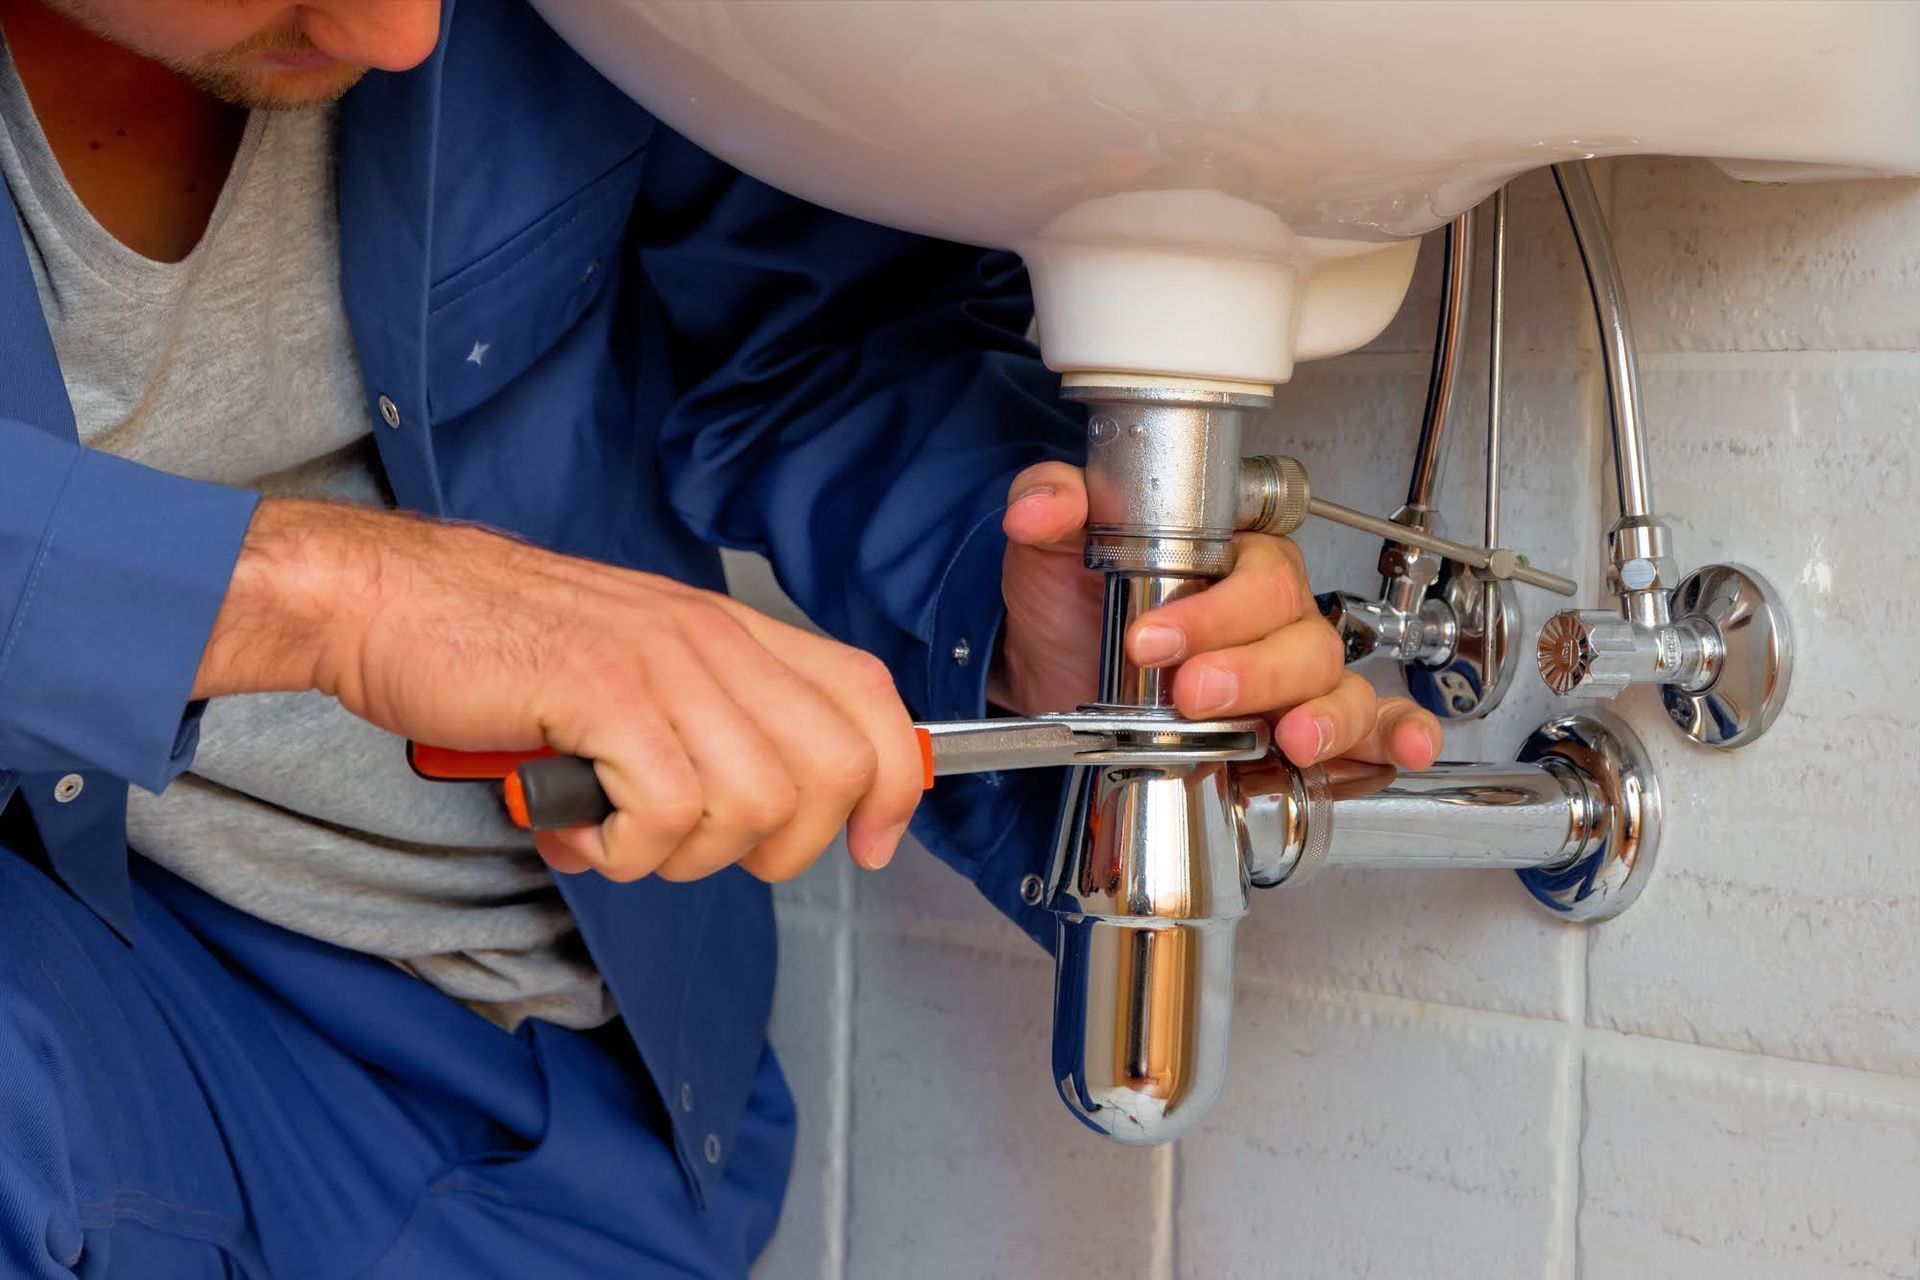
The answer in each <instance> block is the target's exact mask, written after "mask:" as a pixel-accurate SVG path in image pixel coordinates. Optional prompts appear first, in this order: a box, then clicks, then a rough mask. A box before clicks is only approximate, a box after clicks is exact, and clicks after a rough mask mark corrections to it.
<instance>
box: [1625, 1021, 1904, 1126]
mask: <svg viewBox="0 0 1920 1280" xmlns="http://www.w3.org/2000/svg"><path fill="white" fill-rule="evenodd" d="M1587 1052H1588V1055H1589V1056H1590V1057H1598V1058H1605V1059H1607V1060H1609V1061H1614V1062H1632V1063H1634V1064H1636V1065H1641V1066H1652V1067H1654V1068H1656V1069H1658V1070H1663V1071H1668V1072H1671V1073H1673V1074H1675V1075H1686V1076H1695V1077H1701V1078H1706V1079H1712V1080H1715V1081H1719V1082H1725V1081H1727V1080H1729V1079H1732V1080H1738V1081H1742V1082H1746V1083H1752V1084H1759V1085H1763V1086H1773V1087H1778V1088H1783V1089H1791V1090H1796V1091H1798V1092H1801V1093H1810V1094H1824V1095H1829V1096H1832V1097H1836V1098H1844V1099H1847V1100H1850V1101H1855V1102H1866V1103H1872V1104H1878V1105H1881V1106H1890V1107H1901V1108H1904V1109H1907V1110H1912V1111H1916V1112H1920V1076H1910V1075H1900V1074H1898V1073H1897V1072H1892V1071H1877V1070H1873V1069H1871V1068H1868V1067H1853V1066H1847V1065H1844V1064H1842V1063H1838V1062H1813V1061H1810V1060H1808V1059H1805V1058H1780V1057H1775V1056H1773V1055H1772V1054H1766V1053H1759V1052H1756V1051H1754V1050H1751V1049H1730V1048H1725V1047H1723V1046H1720V1045H1705V1044H1691V1043H1688V1042H1687V1041H1684V1040H1665V1039H1660V1038H1658V1037H1654V1036H1644V1035H1636V1034H1634V1033H1633V1032H1630V1031H1615V1030H1613V1029H1611V1028H1605V1027H1591V1028H1589V1029H1588V1031H1587Z"/></svg>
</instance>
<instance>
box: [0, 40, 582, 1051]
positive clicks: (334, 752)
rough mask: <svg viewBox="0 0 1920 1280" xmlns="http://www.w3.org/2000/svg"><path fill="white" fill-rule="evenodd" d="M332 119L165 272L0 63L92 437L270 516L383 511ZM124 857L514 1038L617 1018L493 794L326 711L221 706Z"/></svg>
mask: <svg viewBox="0 0 1920 1280" xmlns="http://www.w3.org/2000/svg"><path fill="white" fill-rule="evenodd" d="M332 146H333V113H332V112H331V111H327V110H310V111H296V112H255V113H254V114H253V115H252V116H251V117H250V118H249V120H248V122H247V126H246V132H245V136H244V137H243V139H242V141H241V143H240V149H239V154H238V155H237V156H236V157H235V158H234V162H233V168H232V171H231V172H230V173H229V175H228V177H227V182H226V186H225V187H224V189H223V190H222V191H221V193H220V197H219V202H218V204H217V205H216V207H215V209H214V212H213V216H212V219H211V221H210V222H209V223H208V226H207V229H206V233H205V234H204V236H203V237H202V238H201V240H200V243H199V244H198V245H197V246H196V247H195V249H194V251H193V252H192V254H191V255H189V256H188V257H187V258H186V259H185V260H184V261H182V262H177V263H162V262H154V261H151V260H149V259H147V258H143V257H141V256H140V255H139V254H137V253H135V252H133V251H132V250H130V249H128V248H127V247H126V246H125V245H123V244H121V243H120V242H119V241H118V240H116V239H114V238H113V236H112V235H111V234H110V233H108V232H107V231H106V230H105V229H104V228H102V227H101V226H100V225H99V223H97V222H96V221H95V220H94V219H93V217H92V216H91V215H90V214H89V213H88V212H87V210H86V208H85V207H84V206H83V205H82V204H81V202H80V200H79V198H78V196H76V195H75V194H74V191H73V189H72V187H71V186H69V185H68V183H67V180H66V178H65V176H64V175H63V174H62V172H61V170H60V167H59V163H58V161H57V160H56V158H55V157H54V155H53V152H52V150H51V148H50V147H49V146H48V144H47V141H46V137H45V135H44V134H43V133H42V131H41V129H40V126H39V123H38V121H37V119H36V118H35V116H34V113H33V108H32V105H31V103H30V102H29V101H28V98H27V94H26V91H25V89H24V87H23V86H22V84H21V82H20V79H19V77H18V75H17V74H16V72H15V70H14V67H13V64H12V59H11V58H10V57H8V56H7V55H6V52H5V47H4V44H3V43H0V174H3V175H4V177H5V179H6V182H7V185H8V187H9V188H10V189H11V190H12V192H13V197H14V202H15V205H16V206H17V209H18V214H19V222H20V226H21V230H22V233H23V235H24V237H25V240H26V246H27V254H28V257H29V258H30V260H31V261H32V264H33V271H34V280H35V283H36V284H37V285H38V286H39V290H40V302H41V306H42V308H43V309H44V311H45V313H46V317H47V324H48V327H49V329H50V330H51V331H52V334H53V341H54V346H55V348H56V350H57V351H58V353H59V357H60V367H61V370H62V372H63V373H64V374H65V377H66V383H67V392H68V395H69V396H70V397H71V399H72V401H73V407H74V413H75V415H76V416H77V418H78V420H79V429H80V438H81V440H82V441H83V442H84V443H86V444H88V445H91V446H92V447H94V448H96V449H103V450H108V451H110V452H113V453H116V454H119V455H120V456H122V457H125V458H130V459H132V460H134V461H136V462H141V463H145V464H146V465H148V466H152V467H158V468H160V469H163V470H166V471H171V472H174V473H176V474H178V475H184V476H192V477H195V478H198V479H203V480H212V481H217V482H220V483H223V484H231V485H239V486H245V487H249V488H254V489H257V490H259V491H260V492H261V493H263V494H267V495H269V496H279V497H303V498H324V499H331V500H334V501H340V502H353V503H363V504H366V505H369V506H380V505H390V499H389V498H388V496H387V495H386V493H385V492H384V486H383V484H382V481H381V478H380V472H379V468H378V466H377V462H376V458H375V453H374V445H373V437H372V426H371V423H370V422H369V420H368V417H367V413H366V408H365V403H366V402H365V400H364V399H363V393H362V388H361V382H360V370H359V366H358V363H357V361H356V360H355V357H354V351H353V346H352V343H351V342H350V340H349V337H348V333H347V323H346V316H345V312H344V309H343V307H342V304H341V301H340V282H339V276H340V257H339V221H338V218H337V216H336V210H335V197H334V167H333V152H332ZM128 833H129V838H130V840H131V841H132V844H133V847H134V848H135V849H136V850H138V851H139V852H140V853H142V854H144V855H145V856H147V857H149V858H152V859H153V860H154V861H156V862H158V863H160V864H162V865H163V866H166V867H168V868H170V869H172V870H173V871H175V872H176V873H178V874H179V875H181V876H183V877H184V878H186V879H187V880H189V881H191V882H193V883H194V884H196V885H199V886H200V887H201V888H202V889H205V890H206V891H207V892H209V893H211V894H213V895H215V896H216V897H218V898H221V899H223V900H224V901H226V902H229V903H231V904H233V905H234V906H236V907H239V908H241V909H242V910H245V911H248V912H250V913H252V914H253V915H256V916H259V917H261V918H262V919H266V920H270V921H272V922H273V923H275V924H278V925H282V926H284V927H286V928H288V929H293V930H296V931H298V932H300V933H303V934H307V935H309V936H311V937H315V938H319V939H322V940H324V941H327V942H331V943H335V944H337V945H339V946H343V947H351V948H353V949H354V950H356V951H363V952H368V953H370V954H373V955H377V956H384V957H386V958H388V959H390V960H393V961H394V962H396V963H398V964H400V965H402V966H404V967H406V968H407V969H409V970H411V971H413V972H414V973H416V974H418V975H419V976H420V977H421V978H423V979H425V980H426V981H428V982H430V983H432V984H433V985H435V986H437V987H439V988H440V989H442V990H443V991H446V992H447V993H448V994H449V995H452V996H454V997H456V998H457V999H460V1000H463V1001H466V1002H467V1003H468V1004H470V1005H472V1006H474V1007H475V1008H476V1009H478V1010H480V1012H482V1013H484V1014H485V1015H486V1016H488V1017H490V1018H493V1019H494V1020H495V1021H497V1022H500V1023H502V1024H503V1025H509V1026H510V1025H513V1024H514V1023H516V1022H518V1021H519V1020H520V1019H521V1018H525V1017H541V1018H545V1019H548V1020H549V1021H552V1022H557V1023H560V1024H563V1025H566V1026H571V1027H588V1026H595V1025H598V1024H600V1023H602V1022H605V1021H607V1020H608V1019H609V1018H611V1017H612V1016H613V1015H614V1012H615V1010H614V1007H613V1004H612V1000H611V997H610V996H609V994H608V993H607V991H606V988H605V985H604V984H603V983H602V982H601V980H600V976H599V973H598V972H597V971H596V970H595V968H594V966H593V963H592V960H591V959H590V958H589V957H588V955H587V953H586V949H585V947H584V945H583V944H582V943H581V941H580V936H579V930H578V927H577V926H576V924H575V922H574V920H573V916H572V913H571V912H569V911H568V910H567V907H566V904H565V902H563V901H562V900H561V897H560V894H559V890H558V889H557V888H556V886H555V885H554V882H553V878H552V875H551V874H550V873H549V872H548V870H547V868H546V865H545V864H544V863H542V862H541V861H540V859H539V858H538V856H537V855H535V854H534V853H533V851H532V846H531V843H530V841H529V840H528V839H527V837H526V835H525V833H524V832H521V831H519V830H517V829H516V828H515V827H514V826H513V825H512V824H511V823H510V822H508V821H507V819H506V817H505V814H504V812H503V809H502V806H501V804H500V801H499V799H498V797H497V795H496V793H495V791H494V789H493V788H492V787H490V786H487V785H483V784H476V783H464V784H444V783H426V782H422V781H421V780H419V779H418V778H416V777H415V776H414V775H413V773H412V772H411V771H410V770H409V769H408V768H407V765H406V761H405V757H404V751H403V746H402V743H401V742H400V740H399V739H397V738H395V737H394V736H393V735H391V734H388V733H385V732H383V731H382V730H379V729H376V728H374V727H373V726H372V725H369V724H367V723H365V722H364V721H361V720H358V719H355V718H354V717H353V716H351V715H348V714H347V713H346V712H345V711H343V710H342V709H341V708H340V706H339V704H338V703H336V702H334V701H333V700H332V699H330V698H325V697H322V696H320V695H319V694H250V695H244V696H238V697H229V698H217V699H215V700H214V701H213V703H212V704H211V705H210V706H209V707H208V708H207V713H206V719H205V722H204V724H203V726H202V730H201V737H200V749H199V753H198V755H197V756H196V758H195V760H194V764H193V768H192V769H191V770H190V771H189V772H188V773H186V774H185V775H183V776H182V777H181V778H179V779H178V780H177V781H176V782H175V783H174V784H173V785H172V786H171V787H169V788H168V789H167V791H166V793H165V794H164V795H159V796H155V795H150V794H148V793H147V792H144V791H142V790H140V789H139V788H134V790H133V792H132V795H131V798H130V803H129V809H128Z"/></svg>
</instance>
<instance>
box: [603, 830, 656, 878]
mask: <svg viewBox="0 0 1920 1280" xmlns="http://www.w3.org/2000/svg"><path fill="white" fill-rule="evenodd" d="M606 851H607V856H606V861H604V862H603V863H601V864H600V866H599V867H598V868H597V870H598V871H599V872H600V874H601V875H602V876H604V877H606V878H607V879H609V880H612V881H615V882H617V883H619V884H630V883H632V882H633V881H635V880H638V879H640V878H641V877H642V876H645V875H647V874H648V873H649V872H651V871H653V870H654V869H655V868H656V867H657V866H658V864H659V861H660V859H659V857H658V855H657V854H656V853H655V852H654V850H653V849H651V848H650V847H648V846H647V844H646V843H645V842H644V841H642V840H638V839H635V838H634V837H631V836H628V837H624V838H622V837H617V836H613V835H608V837H607V842H606Z"/></svg>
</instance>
